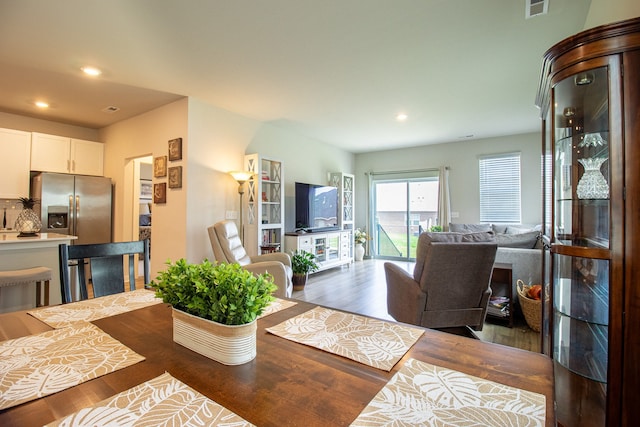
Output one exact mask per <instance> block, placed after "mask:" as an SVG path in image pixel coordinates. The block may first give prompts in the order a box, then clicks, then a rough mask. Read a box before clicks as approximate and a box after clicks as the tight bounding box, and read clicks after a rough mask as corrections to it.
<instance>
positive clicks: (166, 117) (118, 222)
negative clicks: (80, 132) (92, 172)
mask: <svg viewBox="0 0 640 427" xmlns="http://www.w3.org/2000/svg"><path fill="white" fill-rule="evenodd" d="M187 105H188V104H187V99H186V98H184V99H182V100H179V101H176V102H174V103H171V104H168V105H166V106H164V107H160V108H158V109H155V110H153V111H150V112H148V113H145V114H141V115H139V116H136V117H133V118H130V119H127V120H123V121H121V122H118V123H116V124H114V125H111V126H108V127H106V128H104V129H101V130H100V137H101V139H102V140H103V141H104V142H105V167H104V170H105V175H106V176H109V177H111V179H112V181H113V183H114V240H115V241H125V240H131V239H132V238H137V230H135V229H132V227H131V225H132V220H133V211H132V209H133V208H134V196H133V193H132V191H138V188H139V182H137V174H136V173H135V172H134V165H135V162H134V161H133V159H134V158H137V157H143V156H150V155H151V156H154V157H156V156H166V155H167V152H168V141H169V140H170V139H174V138H182V139H183V146H187V145H188V135H187ZM183 158H184V157H183ZM168 165H169V166H176V165H182V166H183V168H186V162H185V161H184V160H183V161H179V162H169V164H168ZM183 173H184V172H183ZM153 182H154V183H158V182H167V179H166V177H165V178H153ZM152 214H153V220H152V235H151V241H152V244H151V246H152V261H151V276H152V278H153V277H155V276H156V273H157V272H158V271H159V270H161V269H163V267H164V265H163V263H164V262H165V261H166V260H167V259H172V260H175V259H178V258H182V257H184V256H185V254H186V248H187V239H186V231H185V223H186V220H187V214H186V189H185V187H183V188H182V189H177V190H169V189H167V203H166V204H154V205H153V211H152Z"/></svg>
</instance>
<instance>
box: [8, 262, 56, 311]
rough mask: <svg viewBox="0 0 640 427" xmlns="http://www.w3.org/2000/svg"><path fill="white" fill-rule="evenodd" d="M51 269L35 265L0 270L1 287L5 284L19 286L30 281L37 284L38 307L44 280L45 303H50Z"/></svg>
mask: <svg viewBox="0 0 640 427" xmlns="http://www.w3.org/2000/svg"><path fill="white" fill-rule="evenodd" d="M50 280H51V269H50V268H47V267H33V268H25V269H22V270H8V271H0V288H3V287H5V286H17V285H24V284H29V283H34V282H35V284H36V307H41V306H42V304H41V303H40V291H41V287H40V286H41V284H42V283H43V282H44V305H49V281H50Z"/></svg>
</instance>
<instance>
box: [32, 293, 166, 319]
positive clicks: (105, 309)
mask: <svg viewBox="0 0 640 427" xmlns="http://www.w3.org/2000/svg"><path fill="white" fill-rule="evenodd" d="M161 302H162V299H161V298H156V297H155V292H154V291H150V290H147V289H137V290H135V291H131V292H122V293H119V294H114V295H107V296H105V297H100V298H92V299H88V300H84V301H77V302H72V303H70V304H62V305H55V306H51V307H46V308H40V309H37V310H31V311H29V312H28V313H29V314H30V315H32V316H33V317H35V318H37V319H38V320H41V321H43V322H44V323H46V324H47V325H49V326H51V327H52V328H56V329H58V328H64V327H66V326H69V325H71V324H73V323H75V322H78V321H81V322H91V321H93V320H98V319H102V318H104V317H109V316H114V315H116V314H121V313H125V312H127V311H132V310H137V309H139V308H143V307H147V306H150V305H153V304H159V303H161Z"/></svg>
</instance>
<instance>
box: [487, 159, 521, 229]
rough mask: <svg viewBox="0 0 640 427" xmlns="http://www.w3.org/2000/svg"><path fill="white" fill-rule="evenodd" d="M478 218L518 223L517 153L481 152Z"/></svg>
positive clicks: (518, 185)
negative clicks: (482, 153)
mask: <svg viewBox="0 0 640 427" xmlns="http://www.w3.org/2000/svg"><path fill="white" fill-rule="evenodd" d="M479 162H480V221H481V222H503V223H520V222H521V215H520V214H521V212H520V153H509V154H501V155H491V156H483V157H481V158H480V160H479Z"/></svg>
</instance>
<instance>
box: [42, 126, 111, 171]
mask: <svg viewBox="0 0 640 427" xmlns="http://www.w3.org/2000/svg"><path fill="white" fill-rule="evenodd" d="M31 170H33V171H40V172H58V173H72V174H78V175H95V176H103V175H104V144H101V143H99V142H93V141H85V140H81V139H74V138H67V137H63V136H56V135H47V134H43V133H36V132H34V133H32V135H31Z"/></svg>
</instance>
